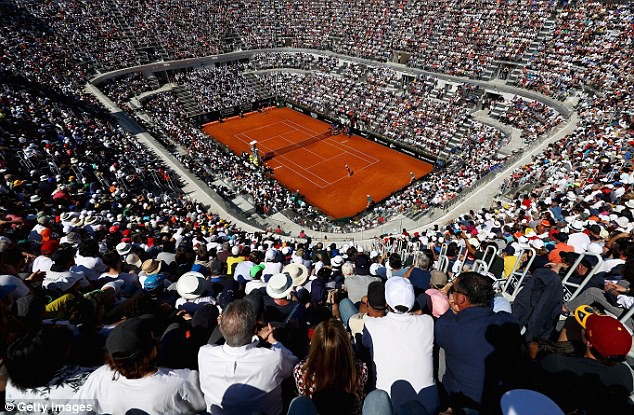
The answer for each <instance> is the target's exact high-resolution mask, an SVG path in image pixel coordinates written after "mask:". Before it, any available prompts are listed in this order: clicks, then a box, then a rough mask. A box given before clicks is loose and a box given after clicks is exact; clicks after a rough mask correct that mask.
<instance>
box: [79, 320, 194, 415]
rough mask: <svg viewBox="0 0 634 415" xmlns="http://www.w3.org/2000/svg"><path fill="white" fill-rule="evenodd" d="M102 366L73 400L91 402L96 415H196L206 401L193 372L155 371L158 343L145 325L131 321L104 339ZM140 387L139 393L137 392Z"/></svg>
mask: <svg viewBox="0 0 634 415" xmlns="http://www.w3.org/2000/svg"><path fill="white" fill-rule="evenodd" d="M106 349H107V351H108V353H107V355H106V359H107V364H106V365H104V366H102V367H100V368H99V369H97V370H96V371H95V372H93V373H92V374H91V375H90V376H89V377H88V379H87V380H86V383H84V385H83V386H82V387H81V388H80V390H79V391H78V392H77V395H76V396H75V398H76V399H81V400H85V401H86V402H93V403H94V405H95V406H94V407H93V409H92V410H93V411H94V412H97V413H125V412H127V411H128V410H129V409H130V408H137V409H138V410H140V411H145V412H147V413H165V414H167V413H174V414H176V413H179V414H180V413H197V412H199V411H201V410H203V409H204V407H205V401H204V399H203V396H202V393H201V392H200V387H199V384H198V372H196V371H192V370H188V369H181V370H170V369H164V368H157V367H156V357H157V343H156V341H155V340H154V337H153V334H152V331H151V328H150V322H149V321H148V320H147V319H143V318H131V319H128V320H126V321H125V322H123V323H121V324H120V325H118V326H117V327H116V328H115V329H114V330H113V331H112V333H111V334H110V335H109V336H108V339H107V340H106ZM139 388H142V389H143V391H144V393H139Z"/></svg>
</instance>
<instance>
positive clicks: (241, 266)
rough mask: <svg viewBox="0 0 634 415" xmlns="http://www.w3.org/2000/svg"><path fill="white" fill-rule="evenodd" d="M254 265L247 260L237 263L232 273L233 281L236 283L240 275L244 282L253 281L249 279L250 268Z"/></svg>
mask: <svg viewBox="0 0 634 415" xmlns="http://www.w3.org/2000/svg"><path fill="white" fill-rule="evenodd" d="M256 265H257V264H255V263H253V262H251V261H249V260H246V261H242V262H238V265H236V270H235V272H234V273H233V279H234V280H236V281H238V276H239V275H242V278H244V279H245V281H251V280H252V279H253V278H251V268H253V267H254V266H256Z"/></svg>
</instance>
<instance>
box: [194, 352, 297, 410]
mask: <svg viewBox="0 0 634 415" xmlns="http://www.w3.org/2000/svg"><path fill="white" fill-rule="evenodd" d="M257 344H258V343H257V342H253V343H250V344H247V345H245V346H242V347H231V346H228V345H226V344H225V345H223V346H215V345H205V346H202V347H201V348H200V351H199V352H198V368H199V371H200V387H201V389H202V391H203V394H204V395H205V402H206V404H207V411H208V412H210V413H212V414H223V415H231V414H236V415H242V414H249V413H252V412H254V411H257V410H260V411H263V412H264V413H265V414H266V415H280V414H281V413H282V395H281V388H280V384H281V383H282V380H284V379H285V378H287V377H289V376H291V374H292V373H293V367H294V366H295V364H296V363H297V362H298V359H297V358H296V357H295V356H294V355H293V354H292V353H291V352H290V351H289V350H288V349H286V348H285V347H284V346H283V345H282V344H281V343H279V342H278V343H275V344H273V345H272V346H271V348H270V349H266V348H262V347H257Z"/></svg>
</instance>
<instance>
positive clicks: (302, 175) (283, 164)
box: [277, 155, 330, 189]
mask: <svg viewBox="0 0 634 415" xmlns="http://www.w3.org/2000/svg"><path fill="white" fill-rule="evenodd" d="M277 158H278V160H277V162H278V163H280V164H281V165H282V166H284V167H286V168H287V169H289V170H290V171H292V172H293V173H295V174H296V175H298V176H300V177H302V178H303V179H304V180H307V181H309V182H311V183H312V184H314V185H315V186H317V188H319V189H325V188H326V187H328V186H330V183H328V182H327V181H326V180H324V179H322V178H321V177H319V176H317V175H316V174H314V173H311V172H309V171H308V170H306V169H304V168H303V167H301V166H300V165H298V164H297V163H295V162H294V161H293V160H290V159H287V158H285V157H284V155H281V156H279V157H277ZM281 158H284V160H286V161H289V162H291V163H293V164H294V165H296V166H297V167H299V168H300V170H304V172H306V173H310V174H312V175H313V176H315V177H317V178H319V180H321V181H322V182H324V183H328V184H326V185H325V186H322V185H320V184H317V183H315V182H314V181H312V180H311V179H309V178H308V177H306V175H305V174H302V173H301V172H299V171H297V170H295V169H294V168H292V167H290V166H288V165H287V164H286V163H284V162H283V161H282V160H280V159H281Z"/></svg>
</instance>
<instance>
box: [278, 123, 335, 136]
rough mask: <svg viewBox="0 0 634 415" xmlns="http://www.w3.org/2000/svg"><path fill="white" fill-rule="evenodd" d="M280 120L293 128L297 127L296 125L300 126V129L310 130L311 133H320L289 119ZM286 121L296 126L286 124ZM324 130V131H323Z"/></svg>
mask: <svg viewBox="0 0 634 415" xmlns="http://www.w3.org/2000/svg"><path fill="white" fill-rule="evenodd" d="M282 122H283V123H284V124H285V125H286V126H287V127H291V128H295V129H298V128H297V127H299V128H301V129H302V130H306V131H310V132H311V133H313V134H320V133H318V132H317V131H314V130H311V129H310V128H308V127H304V126H303V125H301V124H297V123H296V122H295V121H291V120H289V119H286V120H284V121H282ZM287 122H289V123H291V124H295V125H296V126H297V127H293V126H292V125H288V124H286V123H287ZM324 132H325V131H324Z"/></svg>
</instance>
